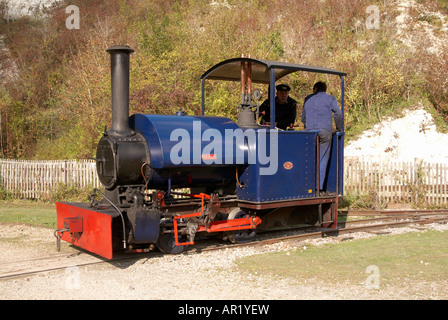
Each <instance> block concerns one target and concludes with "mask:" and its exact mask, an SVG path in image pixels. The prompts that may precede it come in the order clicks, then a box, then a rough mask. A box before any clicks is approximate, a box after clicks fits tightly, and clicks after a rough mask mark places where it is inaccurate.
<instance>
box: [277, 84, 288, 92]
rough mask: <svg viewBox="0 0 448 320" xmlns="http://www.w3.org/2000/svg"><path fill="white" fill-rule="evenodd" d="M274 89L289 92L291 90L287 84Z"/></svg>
mask: <svg viewBox="0 0 448 320" xmlns="http://www.w3.org/2000/svg"><path fill="white" fill-rule="evenodd" d="M275 89H277V91H290V90H291V88H290V87H289V86H288V85H287V84H279V85H278V86H276V87H275Z"/></svg>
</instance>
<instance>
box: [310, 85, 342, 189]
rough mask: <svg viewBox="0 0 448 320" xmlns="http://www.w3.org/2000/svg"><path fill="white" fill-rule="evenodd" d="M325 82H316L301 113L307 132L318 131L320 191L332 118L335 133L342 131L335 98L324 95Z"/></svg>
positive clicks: (331, 132)
mask: <svg viewBox="0 0 448 320" xmlns="http://www.w3.org/2000/svg"><path fill="white" fill-rule="evenodd" d="M326 91H327V85H326V84H325V82H321V81H319V82H316V84H314V88H313V92H314V93H313V94H311V95H309V96H307V97H306V98H305V103H304V104H303V111H302V122H303V124H304V125H305V130H307V131H314V130H315V131H319V134H318V135H319V164H320V168H319V178H320V179H319V180H320V181H319V183H320V184H319V185H320V189H321V190H322V188H323V185H324V181H325V174H326V171H327V165H328V160H329V159H330V146H331V140H332V136H333V117H334V122H335V125H336V131H341V130H342V122H343V118H342V111H341V109H340V108H339V105H338V102H337V100H336V98H335V97H333V96H332V95H329V94H327V93H326Z"/></svg>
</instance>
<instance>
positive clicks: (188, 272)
mask: <svg viewBox="0 0 448 320" xmlns="http://www.w3.org/2000/svg"><path fill="white" fill-rule="evenodd" d="M428 227H431V228H437V229H440V230H448V225H447V224H432V225H428ZM415 230H416V229H412V228H404V229H391V230H390V231H391V232H392V233H398V232H407V231H415ZM350 236H353V237H354V238H361V237H371V236H374V235H372V234H370V233H358V234H351V235H350ZM330 241H337V240H335V239H333V238H324V239H314V240H307V241H304V242H301V243H297V242H295V243H293V242H288V243H286V242H285V243H277V244H273V245H266V246H263V247H245V248H237V249H225V250H220V251H212V252H203V253H201V254H189V255H164V256H157V257H144V258H141V259H139V260H137V261H133V262H122V263H114V264H110V263H102V264H96V265H86V266H81V263H86V262H94V261H98V259H97V258H96V257H94V256H92V255H90V254H88V253H85V252H80V251H79V250H77V249H76V248H74V247H71V246H69V245H68V244H65V243H63V245H62V249H61V252H60V253H56V252H55V239H54V237H53V230H49V229H43V228H34V227H29V226H23V225H0V275H1V274H4V272H5V268H7V267H8V263H9V265H10V264H11V263H12V262H14V261H22V260H28V259H35V262H29V266H31V264H32V265H36V266H37V265H38V263H39V257H42V256H53V257H54V259H53V260H52V262H51V263H48V262H46V263H48V264H49V267H57V266H61V265H63V266H68V267H67V268H64V269H62V270H56V271H51V272H47V273H44V274H38V275H31V276H23V277H19V278H11V279H3V280H0V300H9V299H19V300H30V299H31V300H48V299H64V300H70V299H75V300H78V299H87V300H94V299H112V300H115V299H118V300H122V299H139V300H140V299H151V300H156V299H162V300H172V299H176V300H179V299H181V300H184V299H187V300H190V299H195V300H196V299H197V300H202V299H212V300H233V299H250V300H255V299H257V300H258V299H261V300H265V299H269V300H278V299H282V300H290V299H294V300H295V299H302V300H308V299H313V300H324V299H325V300H327V299H355V300H357V299H369V300H370V299H405V300H408V299H448V294H447V292H446V289H445V290H440V289H439V288H435V287H434V285H436V286H438V287H439V286H440V283H439V284H433V283H419V284H417V287H416V284H412V286H413V290H407V289H406V288H407V286H403V287H400V288H396V287H381V286H380V289H368V288H367V287H366V285H365V284H364V283H360V284H358V285H353V284H352V285H348V284H344V283H339V284H336V285H331V286H329V285H328V284H326V283H325V282H324V279H321V280H319V281H315V280H313V281H311V280H308V281H301V282H300V283H299V282H298V281H291V280H290V279H285V278H279V277H274V276H260V275H251V274H245V273H242V272H240V271H238V269H237V268H236V266H235V264H234V260H235V259H236V258H238V257H243V256H247V255H253V254H258V253H260V252H268V251H281V250H285V251H287V250H290V249H294V248H296V247H303V246H304V245H306V244H307V243H313V244H315V245H319V244H321V243H325V242H330ZM285 254H287V252H286V253H285ZM77 265H78V266H77ZM442 282H447V281H446V279H442ZM446 284H447V283H445V288H446Z"/></svg>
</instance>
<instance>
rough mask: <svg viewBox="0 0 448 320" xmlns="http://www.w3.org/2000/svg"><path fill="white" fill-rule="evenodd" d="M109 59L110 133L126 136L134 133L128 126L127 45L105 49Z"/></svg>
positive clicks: (128, 49) (130, 51)
mask: <svg viewBox="0 0 448 320" xmlns="http://www.w3.org/2000/svg"><path fill="white" fill-rule="evenodd" d="M106 51H107V52H108V53H110V60H111V66H110V69H111V87H112V127H111V128H110V129H109V130H108V131H107V133H108V134H110V135H115V136H124V137H128V136H131V135H133V134H134V132H133V131H132V130H131V129H130V128H129V55H130V54H131V53H132V52H134V50H133V49H131V48H130V47H128V46H112V47H110V48H109V49H107V50H106Z"/></svg>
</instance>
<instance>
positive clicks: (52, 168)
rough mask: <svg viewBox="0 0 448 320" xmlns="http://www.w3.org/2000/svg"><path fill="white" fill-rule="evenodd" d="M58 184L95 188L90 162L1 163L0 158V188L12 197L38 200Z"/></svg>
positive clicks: (2, 161)
mask: <svg viewBox="0 0 448 320" xmlns="http://www.w3.org/2000/svg"><path fill="white" fill-rule="evenodd" d="M59 184H65V185H66V186H70V187H71V186H73V187H79V188H84V187H92V188H93V187H98V186H99V185H100V182H99V180H98V175H97V173H96V167H95V162H94V161H92V160H52V161H39V160H5V159H0V187H1V188H3V189H4V190H5V191H7V192H8V193H11V194H13V195H14V196H16V197H20V198H25V199H40V198H41V197H42V196H43V195H44V194H49V193H50V192H51V191H52V190H54V188H56V186H58V185H59Z"/></svg>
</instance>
